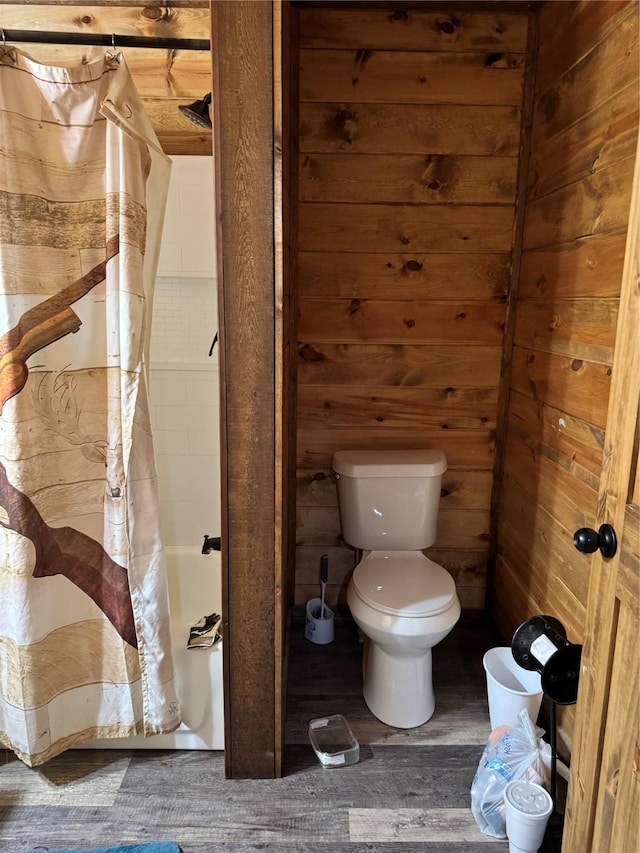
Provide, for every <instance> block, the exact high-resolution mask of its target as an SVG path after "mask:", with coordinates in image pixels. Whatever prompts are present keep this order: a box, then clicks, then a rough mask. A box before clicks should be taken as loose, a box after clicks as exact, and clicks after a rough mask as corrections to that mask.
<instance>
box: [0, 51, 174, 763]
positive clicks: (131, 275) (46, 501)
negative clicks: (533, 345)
mask: <svg viewBox="0 0 640 853" xmlns="http://www.w3.org/2000/svg"><path fill="white" fill-rule="evenodd" d="M169 170H170V161H169V160H168V158H166V157H165V155H164V154H163V153H162V150H161V149H160V147H159V144H158V141H157V138H156V136H155V133H154V131H153V129H152V127H151V124H150V122H149V120H148V118H147V117H146V115H145V113H144V109H143V107H142V103H141V101H140V98H139V96H138V94H137V92H136V90H135V87H134V85H133V83H132V80H131V77H130V75H129V72H128V70H127V68H126V65H125V62H124V59H123V56H122V54H120V53H116V52H114V53H107V54H106V55H105V56H102V57H100V58H99V59H98V60H97V61H95V60H94V61H91V62H88V63H84V64H79V65H76V66H74V67H70V68H62V67H52V66H45V65H40V64H38V63H37V62H34V61H33V60H32V59H30V58H29V57H27V56H26V55H25V54H23V53H22V52H21V51H19V50H17V49H16V48H14V47H11V46H9V45H0V405H1V407H2V409H1V417H0V742H2V743H4V744H5V745H6V746H8V747H9V748H10V749H12V750H13V751H14V752H15V753H16V754H17V755H18V756H19V757H20V758H21V759H22V760H23V761H25V762H26V763H28V764H30V765H37V764H41V763H43V762H44V761H46V760H48V759H49V758H51V757H53V756H54V755H57V754H58V753H60V752H62V751H63V750H65V749H67V748H69V747H70V746H72V745H74V744H77V743H79V742H82V741H86V740H89V739H93V738H97V737H123V736H128V735H132V734H136V733H138V732H141V731H144V733H145V734H156V733H161V732H170V731H172V730H173V729H175V728H176V727H177V726H178V725H179V708H178V702H177V699H176V694H175V688H174V672H173V664H172V660H171V651H170V635H169V620H168V601H167V592H166V579H165V573H164V560H163V552H162V545H161V541H160V537H159V530H158V517H159V513H158V498H157V487H156V485H157V484H156V473H155V463H154V457H153V447H152V441H151V431H150V425H149V407H148V398H147V386H146V377H145V361H146V351H147V345H148V337H149V321H150V312H151V297H152V287H153V279H154V274H155V269H156V262H157V255H158V248H159V239H160V233H161V226H162V217H163V215H164V206H165V201H166V194H167V184H168V178H169Z"/></svg>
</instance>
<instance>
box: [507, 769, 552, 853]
mask: <svg viewBox="0 0 640 853" xmlns="http://www.w3.org/2000/svg"><path fill="white" fill-rule="evenodd" d="M552 811H553V800H552V799H551V795H550V794H549V793H548V792H547V791H545V789H544V788H543V787H542V786H541V785H536V783H535V782H526V781H525V780H524V779H517V780H514V781H513V782H509V783H508V784H507V786H506V788H505V789H504V815H505V819H506V824H507V838H508V839H509V853H537V851H538V850H539V849H540V846H541V845H542V842H543V841H544V834H545V831H546V829H547V822H548V821H549V817H550V815H551V812H552Z"/></svg>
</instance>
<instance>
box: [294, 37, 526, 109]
mask: <svg viewBox="0 0 640 853" xmlns="http://www.w3.org/2000/svg"><path fill="white" fill-rule="evenodd" d="M522 73H523V58H522V56H521V55H520V54H516V53H512V54H504V53H493V52H479V51H478V52H475V53H446V54H443V53H436V52H433V53H429V52H427V51H424V52H423V51H411V52H410V51H405V52H403V54H402V62H398V54H397V52H396V51H384V50H375V51H373V50H356V51H353V50H322V49H317V50H304V49H303V50H301V51H300V96H301V98H302V100H304V101H349V100H356V101H358V102H359V103H380V102H383V103H387V102H388V103H395V104H407V103H409V104H468V103H473V104H487V105H498V106H505V105H511V106H519V105H520V102H521V100H522Z"/></svg>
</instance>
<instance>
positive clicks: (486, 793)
mask: <svg viewBox="0 0 640 853" xmlns="http://www.w3.org/2000/svg"><path fill="white" fill-rule="evenodd" d="M518 721H519V722H518V725H517V726H516V727H515V728H513V729H508V730H507V731H506V732H505V733H504V734H502V735H500V734H499V733H498V739H497V740H495V739H493V738H490V739H489V740H488V741H487V744H486V746H485V748H484V752H483V753H482V758H481V759H480V763H479V764H478V770H477V772H476V775H475V776H474V777H473V783H472V785H471V811H472V813H473V816H474V818H475V821H476V823H477V824H478V826H479V827H480V830H481V831H482V832H484V834H485V835H492V836H494V837H495V838H506V837H507V831H506V823H505V816H504V789H505V788H506V786H507V782H511V781H513V780H515V779H526V780H527V781H529V782H536V783H537V784H538V785H542V786H543V787H545V788H547V790H548V788H549V778H550V775H551V773H550V768H551V747H550V746H549V744H548V743H545V742H544V741H543V740H542V735H543V734H544V732H543V731H542V729H537V728H536V727H535V725H534V724H533V723H532V722H531V718H530V717H529V713H528V712H527V709H526V708H523V709H522V711H520V713H519V714H518Z"/></svg>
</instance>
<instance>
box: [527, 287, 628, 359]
mask: <svg viewBox="0 0 640 853" xmlns="http://www.w3.org/2000/svg"><path fill="white" fill-rule="evenodd" d="M617 316H618V300H617V299H554V300H549V301H546V300H542V299H531V300H528V301H523V302H522V304H521V305H520V306H519V307H518V317H517V321H516V329H515V343H516V345H517V346H520V347H523V348H525V349H531V350H544V351H545V352H549V353H557V354H558V355H566V356H573V357H574V358H581V359H583V360H584V361H597V362H601V363H603V364H611V359H612V357H613V345H614V343H615V333H616V320H617Z"/></svg>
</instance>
